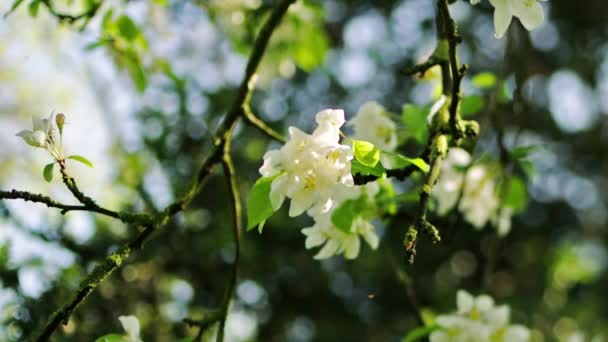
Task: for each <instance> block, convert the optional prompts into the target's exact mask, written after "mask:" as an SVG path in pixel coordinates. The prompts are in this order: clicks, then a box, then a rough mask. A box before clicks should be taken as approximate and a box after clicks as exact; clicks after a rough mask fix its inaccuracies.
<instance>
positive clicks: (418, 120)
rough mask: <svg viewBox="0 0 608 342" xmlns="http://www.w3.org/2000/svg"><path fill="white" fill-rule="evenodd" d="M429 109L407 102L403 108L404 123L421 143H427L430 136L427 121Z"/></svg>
mask: <svg viewBox="0 0 608 342" xmlns="http://www.w3.org/2000/svg"><path fill="white" fill-rule="evenodd" d="M428 114H429V109H428V108H425V107H417V106H414V105H410V104H406V105H404V106H403V109H402V116H403V123H404V124H405V127H406V128H407V130H408V131H409V132H410V134H411V135H412V136H413V137H414V139H416V141H417V142H418V143H419V144H425V143H426V140H427V139H428V136H429V124H428V121H427V118H428Z"/></svg>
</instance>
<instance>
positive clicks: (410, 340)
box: [401, 324, 439, 342]
mask: <svg viewBox="0 0 608 342" xmlns="http://www.w3.org/2000/svg"><path fill="white" fill-rule="evenodd" d="M437 329H439V326H438V325H436V324H433V325H427V326H424V327H418V328H416V329H414V330H412V331H410V332H409V333H408V334H407V335H406V336H405V337H404V338H403V339H402V340H401V342H414V341H417V340H419V339H421V338H423V337H425V336H427V335H429V334H430V333H432V332H433V331H435V330H437Z"/></svg>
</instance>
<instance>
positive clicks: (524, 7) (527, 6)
mask: <svg viewBox="0 0 608 342" xmlns="http://www.w3.org/2000/svg"><path fill="white" fill-rule="evenodd" d="M511 8H512V9H513V14H514V15H515V16H516V17H518V18H519V20H520V21H521V23H522V24H523V25H524V27H525V28H526V30H528V31H532V30H534V29H535V28H537V27H538V26H540V24H542V23H543V21H544V20H545V15H544V13H543V7H542V6H541V5H540V3H539V2H538V1H536V0H514V1H512V4H511Z"/></svg>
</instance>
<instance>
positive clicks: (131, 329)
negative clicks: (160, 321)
mask: <svg viewBox="0 0 608 342" xmlns="http://www.w3.org/2000/svg"><path fill="white" fill-rule="evenodd" d="M118 320H119V321H120V324H121V325H122V328H123V329H125V331H126V332H127V337H128V339H129V341H130V342H141V341H142V340H141V337H140V335H139V334H140V333H139V330H140V328H139V320H138V319H137V317H135V316H119V317H118Z"/></svg>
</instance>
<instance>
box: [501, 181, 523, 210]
mask: <svg viewBox="0 0 608 342" xmlns="http://www.w3.org/2000/svg"><path fill="white" fill-rule="evenodd" d="M502 191H503V193H502V200H503V205H504V206H505V207H509V208H512V209H513V211H514V213H519V212H522V211H523V210H524V209H526V205H527V204H528V189H527V187H526V183H525V182H524V181H523V180H522V179H521V178H519V177H517V176H513V177H511V178H509V179H508V180H507V181H505V182H504V183H503V186H502Z"/></svg>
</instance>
